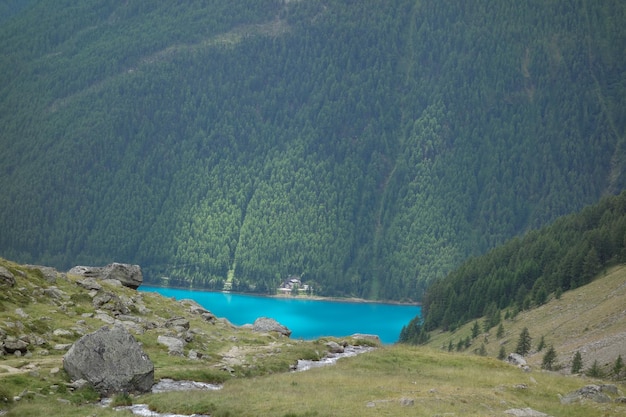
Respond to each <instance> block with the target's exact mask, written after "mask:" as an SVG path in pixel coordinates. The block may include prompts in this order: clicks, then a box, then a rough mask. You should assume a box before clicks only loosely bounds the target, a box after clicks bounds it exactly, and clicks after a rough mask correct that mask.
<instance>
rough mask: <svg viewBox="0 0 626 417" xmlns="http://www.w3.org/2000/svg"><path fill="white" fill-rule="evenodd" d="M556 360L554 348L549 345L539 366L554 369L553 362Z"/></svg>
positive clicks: (549, 369)
mask: <svg viewBox="0 0 626 417" xmlns="http://www.w3.org/2000/svg"><path fill="white" fill-rule="evenodd" d="M555 361H556V350H554V347H553V346H552V345H550V347H549V348H548V351H547V352H546V354H545V355H543V361H542V362H541V368H542V369H545V370H548V371H551V370H552V369H554V362H555Z"/></svg>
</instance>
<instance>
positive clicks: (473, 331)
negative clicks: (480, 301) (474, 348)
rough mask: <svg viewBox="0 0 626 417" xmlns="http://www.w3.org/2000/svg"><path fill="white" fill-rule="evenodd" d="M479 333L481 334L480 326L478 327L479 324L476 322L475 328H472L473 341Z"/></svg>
mask: <svg viewBox="0 0 626 417" xmlns="http://www.w3.org/2000/svg"><path fill="white" fill-rule="evenodd" d="M479 333H480V326H479V325H478V322H477V321H475V322H474V326H473V327H472V339H475V338H476V337H477V336H478V334H479Z"/></svg>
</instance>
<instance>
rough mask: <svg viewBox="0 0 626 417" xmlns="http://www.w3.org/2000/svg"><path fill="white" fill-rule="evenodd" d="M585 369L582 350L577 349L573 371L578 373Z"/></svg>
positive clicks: (573, 361)
mask: <svg viewBox="0 0 626 417" xmlns="http://www.w3.org/2000/svg"><path fill="white" fill-rule="evenodd" d="M581 369H583V358H582V355H581V354H580V351H576V353H575V354H574V359H573V360H572V373H573V374H577V373H579V372H580V371H581Z"/></svg>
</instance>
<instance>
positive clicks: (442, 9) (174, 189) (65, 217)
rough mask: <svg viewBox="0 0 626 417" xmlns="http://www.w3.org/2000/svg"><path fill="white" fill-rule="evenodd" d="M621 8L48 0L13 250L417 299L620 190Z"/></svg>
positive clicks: (31, 92)
mask: <svg viewBox="0 0 626 417" xmlns="http://www.w3.org/2000/svg"><path fill="white" fill-rule="evenodd" d="M374 11H375V12H374ZM623 16H624V5H623V4H622V3H621V2H618V1H614V2H603V3H602V4H601V5H598V4H595V3H589V2H582V1H581V2H574V3H571V4H567V5H565V4H560V3H559V4H557V3H554V4H552V3H550V4H541V5H536V4H532V5H531V4H527V3H523V2H522V3H519V4H515V5H512V4H511V5H509V4H506V5H504V4H499V3H493V2H487V1H485V2H481V3H479V4H477V5H474V6H473V7H469V6H468V5H466V4H465V3H463V2H455V1H449V2H446V3H445V4H442V3H441V2H431V1H423V2H413V1H401V0H398V1H392V2H382V1H365V2H356V3H351V2H341V1H326V2H322V1H316V0H310V1H304V2H281V1H265V2H249V1H235V2H229V3H228V4H227V5H226V4H224V5H222V4H218V3H215V4H201V3H197V4H180V5H158V4H154V3H152V2H133V3H132V4H131V3H128V4H119V3H117V2H111V1H95V0H94V1H92V2H82V3H81V4H78V5H76V4H74V3H71V4H70V2H67V3H63V4H59V3H58V2H55V3H54V5H51V3H49V2H46V1H40V2H34V3H33V4H32V5H31V6H29V7H28V8H26V9H25V10H23V11H22V12H21V13H19V14H17V15H15V16H13V17H12V18H11V19H10V20H9V21H8V22H7V23H6V25H4V26H3V27H2V28H1V30H0V50H1V51H2V52H3V58H2V59H1V60H0V69H1V70H2V71H1V73H2V74H3V75H2V78H1V83H0V85H1V88H0V138H1V139H0V140H1V145H2V148H3V150H4V152H3V153H2V155H0V163H1V164H2V167H3V168H2V169H3V170H2V175H0V186H2V189H3V193H4V195H5V197H6V198H4V199H2V200H1V201H0V227H1V228H2V230H3V233H2V235H1V236H0V251H1V252H2V253H3V255H4V256H7V257H10V258H13V259H18V260H21V261H24V262H31V263H43V264H52V265H55V266H58V267H59V268H67V267H69V266H71V264H73V263H81V264H106V263H109V262H111V261H113V260H118V261H124V262H131V263H138V264H141V265H142V266H143V267H144V269H145V271H146V275H147V278H148V279H152V280H154V281H155V282H157V281H158V279H159V277H160V276H168V277H170V278H171V280H170V282H175V283H177V284H178V285H185V284H188V283H190V282H192V283H193V285H196V286H198V285H202V286H208V287H210V288H218V289H219V288H222V287H223V285H224V281H225V280H226V279H227V278H228V277H233V278H234V279H233V285H234V288H235V289H238V290H255V291H261V292H271V291H273V290H274V289H275V288H276V287H277V286H278V283H279V282H280V281H281V280H282V279H283V278H284V277H285V276H288V275H291V274H298V275H301V276H302V278H303V279H304V280H307V281H310V283H311V284H312V285H313V286H314V287H315V288H317V290H318V292H319V293H320V294H328V295H356V296H362V297H370V298H384V299H419V298H420V297H421V294H422V291H423V288H424V287H425V286H426V285H427V284H428V283H430V282H432V281H433V280H435V279H438V278H441V277H443V276H444V275H445V274H446V273H447V272H449V271H450V270H452V269H453V268H454V267H456V266H458V265H459V264H460V263H461V262H462V261H463V260H464V259H466V258H467V256H469V255H477V254H480V253H482V252H484V251H485V250H486V249H488V248H490V247H493V246H494V245H496V244H498V243H501V242H503V241H505V240H506V239H508V238H510V237H511V236H514V235H518V234H520V233H523V232H525V231H527V230H528V229H530V228H535V227H538V226H540V225H543V224H545V223H547V222H550V221H552V220H553V219H555V218H556V217H558V216H559V215H562V214H565V213H568V212H571V211H574V210H577V209H580V208H581V207H583V206H584V205H587V204H591V203H594V202H596V201H597V200H598V199H599V198H600V196H601V195H603V194H606V193H616V192H619V191H620V190H621V189H622V188H623V185H624V184H623V182H624V179H623V175H622V172H623V166H624V158H623V156H622V155H623V149H624V148H623V142H624V131H625V125H626V117H625V115H624V111H623V109H624V108H626V106H625V105H624V102H623V100H624V97H626V94H624V84H623V80H624V68H625V65H624V62H623V60H624V58H623V54H622V53H621V52H622V51H623V49H624V48H623V46H624V45H625V44H626V42H625V39H626V35H625V33H624V30H623V28H622V27H621V25H620V24H619V23H620V22H621V21H623V19H622V17H623ZM620 19H621V20H620ZM259 35H260V36H259Z"/></svg>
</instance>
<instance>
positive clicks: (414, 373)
mask: <svg viewBox="0 0 626 417" xmlns="http://www.w3.org/2000/svg"><path fill="white" fill-rule="evenodd" d="M0 265H2V266H4V267H6V268H7V269H9V270H10V271H12V272H13V273H14V274H15V276H16V280H17V283H16V285H15V286H14V287H13V288H10V289H5V288H3V291H2V293H0V328H1V329H2V330H3V331H5V332H6V333H8V335H9V336H20V335H21V334H29V335H30V337H31V340H35V337H34V335H38V336H40V337H42V338H43V339H44V340H46V343H44V344H42V345H38V346H31V347H30V348H29V354H27V355H25V356H20V357H15V356H13V355H10V356H7V355H5V356H2V357H0V412H3V413H4V412H6V413H5V414H4V415H6V416H21V417H23V416H40V415H47V416H50V417H53V416H84V415H98V416H105V417H108V416H121V415H130V413H129V412H127V411H125V412H122V411H114V410H112V409H110V408H102V407H100V406H99V405H96V404H94V402H95V401H97V399H98V395H97V394H96V393H95V392H94V391H92V390H90V389H82V390H79V391H76V392H71V391H70V390H69V389H68V388H66V383H67V382H68V378H67V375H66V374H65V372H64V371H63V370H62V363H61V357H62V353H63V352H61V351H56V350H54V348H53V346H54V345H56V344H65V343H71V342H73V341H74V340H76V339H77V338H78V333H79V332H88V331H91V330H95V329H97V328H99V327H100V326H102V324H103V323H102V322H101V321H99V320H98V319H96V318H95V317H91V316H90V314H91V313H93V312H94V308H93V306H92V302H91V296H89V295H88V294H87V291H86V290H84V289H82V288H81V287H79V286H77V285H76V284H75V280H76V277H72V276H67V277H63V276H58V277H57V278H56V280H55V282H54V283H53V282H51V280H50V279H49V278H48V279H47V278H46V277H49V274H47V273H42V272H41V270H40V269H38V268H33V267H25V266H21V265H17V264H15V263H12V262H8V261H4V260H2V261H0ZM624 269H625V268H618V269H616V270H614V271H611V272H610V273H609V274H608V275H607V276H606V277H605V278H602V279H599V280H597V281H595V282H594V283H593V284H590V286H588V288H587V287H585V288H581V289H579V290H576V291H573V292H571V293H569V292H568V293H565V294H563V297H562V298H561V299H560V300H555V301H553V302H551V303H549V304H547V305H546V306H544V307H542V309H539V310H537V311H536V312H528V313H522V314H520V315H519V316H518V317H517V318H516V319H515V321H513V322H506V324H505V325H506V329H507V330H506V332H507V335H506V338H509V339H513V338H514V337H515V333H516V332H517V330H518V328H519V327H515V326H520V325H521V324H522V321H523V322H525V324H527V325H528V326H529V328H530V332H531V335H536V334H539V332H552V333H553V334H554V338H553V339H552V338H547V341H548V342H550V343H554V344H555V346H556V347H557V350H558V351H559V353H561V352H565V349H566V346H569V347H568V348H567V349H577V348H581V349H582V348H583V347H587V348H588V349H589V351H590V352H591V349H592V346H595V345H598V346H599V345H605V344H606V345H611V344H612V343H613V342H615V341H616V340H617V339H616V338H618V337H623V334H624V323H623V320H621V321H620V320H619V318H621V316H620V315H619V314H622V315H623V311H622V310H623V307H621V306H623V305H624V292H625V290H624V284H623V283H624V273H625V271H624ZM52 287H56V288H57V289H58V290H60V291H62V292H63V293H64V294H65V295H66V296H67V297H62V298H61V299H53V298H51V297H49V296H42V295H41V291H42V290H43V291H45V290H49V289H51V288H52ZM585 289H587V291H584V290H585ZM105 290H106V291H110V292H112V293H114V294H117V295H118V296H120V297H128V298H132V299H134V300H135V306H141V308H139V309H140V310H141V312H138V311H134V312H132V313H131V315H133V316H135V317H138V318H142V319H144V320H148V321H153V322H160V321H163V320H165V319H167V318H171V317H174V316H183V317H187V318H188V319H189V320H190V323H191V329H193V330H194V333H195V336H194V340H193V341H192V342H191V343H190V344H188V345H187V346H186V348H185V350H186V351H187V349H195V350H197V351H199V352H201V353H203V355H204V356H203V358H202V359H200V360H191V359H187V358H183V357H172V356H169V355H168V354H167V351H166V348H165V347H164V346H160V345H158V344H157V343H156V338H157V334H158V333H159V331H160V330H159V329H158V327H157V328H154V329H150V330H146V331H145V332H144V333H143V334H136V335H135V337H136V338H137V339H138V340H139V341H140V342H141V343H142V344H143V347H144V349H145V350H146V352H147V353H148V355H149V356H150V358H151V359H152V361H153V362H154V363H155V374H156V378H162V377H170V378H174V379H194V380H198V381H209V382H222V383H224V387H223V388H222V389H221V390H219V391H211V392H185V393H175V392H171V393H163V394H150V395H142V396H137V397H131V399H130V400H131V401H132V402H134V403H148V404H150V406H151V408H152V409H154V410H160V411H162V412H165V411H168V412H176V413H183V414H187V415H189V414H192V413H204V414H211V415H213V416H231V417H232V416H261V415H262V416H277V417H281V416H283V417H284V416H333V415H350V416H352V415H362V416H370V415H371V416H380V415H389V416H392V415H394V416H395V415H415V416H433V415H452V414H454V415H464V416H465V415H467V416H484V415H504V411H505V410H508V409H511V408H526V407H530V408H533V409H535V410H538V411H541V412H545V413H547V414H549V415H552V416H555V417H565V416H568V417H571V416H581V417H582V416H585V417H589V416H591V417H594V416H598V417H599V416H605V417H606V416H620V415H623V413H624V411H625V407H626V406H625V405H624V404H618V403H605V404H597V403H593V402H584V403H582V404H570V405H562V404H561V403H560V402H559V399H558V395H564V394H566V393H568V392H570V391H574V390H576V389H578V388H581V387H582V386H584V385H586V384H589V383H602V382H611V381H608V380H607V381H601V380H595V379H589V378H587V377H584V376H576V377H572V376H567V375H562V374H560V373H558V372H544V371H540V370H539V369H538V368H537V367H533V368H534V370H533V371H532V372H531V373H525V372H522V371H521V370H519V369H517V368H515V367H513V366H510V365H508V364H505V363H504V362H501V361H498V360H496V359H494V358H493V357H482V356H478V355H475V354H472V353H467V352H463V353H456V352H452V353H449V352H447V351H444V350H441V349H439V346H438V345H440V344H445V342H446V339H445V337H446V336H445V334H442V335H438V336H436V338H435V339H436V340H434V341H433V343H432V344H433V346H432V347H414V346H407V345H394V346H385V347H379V348H377V349H376V350H374V351H372V352H369V353H365V354H361V355H359V356H357V357H353V358H347V359H342V360H340V361H339V362H338V363H337V364H336V365H334V366H331V367H325V368H318V369H313V370H309V371H305V372H297V373H293V372H288V368H289V365H291V364H293V363H294V361H295V360H296V359H298V358H309V359H311V358H316V357H319V356H320V355H321V354H323V352H324V351H325V346H324V343H325V340H324V339H321V340H318V341H312V342H302V341H295V340H290V339H286V338H278V337H275V336H271V335H263V334H255V333H252V332H251V331H249V330H243V329H236V328H233V327H232V326H230V325H229V324H228V323H227V322H225V321H223V320H217V321H216V322H214V323H210V322H207V321H205V320H202V319H200V317H199V316H197V315H192V314H189V308H188V306H186V305H185V303H182V302H175V301H173V300H171V299H166V298H163V297H161V296H159V295H157V294H149V293H137V292H135V291H133V290H130V289H127V288H122V287H116V286H106V285H105ZM579 303H580V305H586V306H587V308H586V309H581V308H580V307H579ZM594 308H595V310H594ZM555 311H558V312H559V313H560V314H561V316H560V317H559V315H558V314H554V312H555ZM587 311H589V312H588V313H586V312H587ZM575 312H578V313H579V314H580V317H581V320H572V316H571V314H574V313H575ZM566 313H567V314H568V319H565V317H563V315H565V314H566ZM532 314H536V315H532ZM584 314H589V316H588V317H587V316H584ZM547 316H553V317H554V318H555V320H554V322H553V323H550V324H546V323H543V322H544V321H548V320H547V319H546V317H547ZM534 322H536V323H537V327H532V324H533V323H534ZM574 323H578V324H579V325H580V326H583V325H584V326H587V327H588V329H586V330H585V329H582V330H581V329H580V328H578V330H576V326H575V325H574ZM56 329H66V330H70V331H71V336H68V335H63V336H53V332H54V330H56ZM463 331H464V330H463V329H461V330H459V332H461V333H458V334H455V335H452V336H453V337H457V336H459V335H462V332H463ZM57 333H58V332H57ZM437 338H439V339H437ZM606 342H609V343H606ZM495 344H496V342H495V341H494V342H492V343H491V344H489V349H491V347H493V345H495ZM622 346H623V344H622ZM44 351H46V352H47V354H44ZM233 352H239V354H238V355H234V353H233ZM596 352H599V350H597V351H596ZM491 353H492V351H491V350H490V354H491ZM598 354H599V353H598ZM225 359H228V361H229V362H228V363H229V365H228V367H230V368H231V370H232V375H231V372H229V371H225V370H223V368H224V367H225V362H224V361H225ZM585 359H586V360H587V361H588V360H589V359H591V358H590V357H585ZM534 362H536V359H535V356H531V363H533V365H534ZM59 368H60V369H59ZM619 388H620V389H621V390H622V391H626V386H624V385H623V384H622V385H620V386H619ZM16 395H17V396H20V398H21V399H20V400H19V401H17V402H11V401H10V399H11V398H13V396H16ZM5 398H6V400H5ZM114 400H115V401H118V402H122V401H124V402H126V401H128V398H127V397H123V396H117V397H115V398H114Z"/></svg>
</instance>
